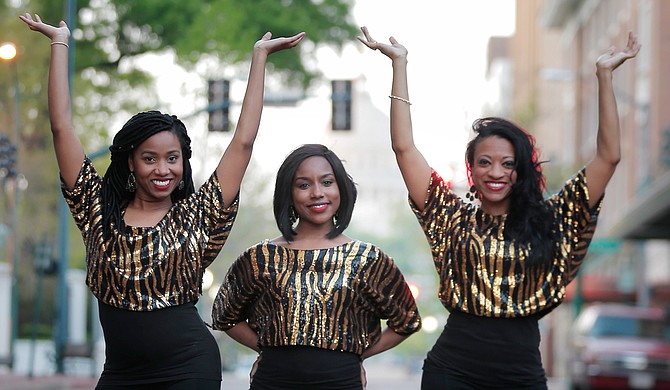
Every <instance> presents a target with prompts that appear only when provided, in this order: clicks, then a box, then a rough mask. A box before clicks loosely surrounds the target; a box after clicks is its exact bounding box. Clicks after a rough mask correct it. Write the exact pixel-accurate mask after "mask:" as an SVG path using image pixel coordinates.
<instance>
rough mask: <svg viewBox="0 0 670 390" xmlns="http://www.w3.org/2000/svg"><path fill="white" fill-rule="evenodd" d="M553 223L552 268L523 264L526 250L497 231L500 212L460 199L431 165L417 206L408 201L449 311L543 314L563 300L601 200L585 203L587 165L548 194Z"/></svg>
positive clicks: (502, 222) (492, 314)
mask: <svg viewBox="0 0 670 390" xmlns="http://www.w3.org/2000/svg"><path fill="white" fill-rule="evenodd" d="M545 202H547V203H548V205H549V207H550V209H551V210H552V212H553V215H554V219H555V221H556V224H555V226H556V230H557V231H556V233H555V234H556V235H557V242H556V243H555V247H554V253H555V258H554V259H553V262H552V263H551V266H550V267H547V268H546V269H543V268H541V267H539V266H536V267H533V268H531V267H528V266H527V264H526V263H525V259H526V256H527V254H528V248H527V247H526V246H525V245H520V244H519V243H517V242H515V241H509V240H506V239H505V238H504V236H503V229H504V227H505V219H506V215H500V216H492V215H488V214H486V213H484V212H483V211H482V210H481V208H479V207H478V206H475V205H473V204H470V203H467V202H464V201H463V200H462V199H461V198H460V197H458V196H457V195H456V194H455V193H454V192H453V191H452V190H451V189H450V188H449V185H448V183H446V182H445V181H444V180H443V179H442V178H441V177H440V176H439V174H438V173H437V172H435V171H434V170H433V173H432V177H431V180H430V185H429V189H428V195H427V198H426V203H425V205H424V207H423V211H420V210H418V208H417V207H416V205H415V204H414V203H413V202H412V200H411V199H410V205H411V206H412V209H413V211H414V213H415V214H416V216H417V218H418V219H419V223H420V224H421V227H422V228H423V230H424V233H425V234H426V237H427V238H428V242H429V244H430V247H431V251H432V255H433V261H434V263H435V268H436V270H437V273H438V274H439V277H440V289H439V298H440V300H441V301H442V304H443V305H444V306H445V307H446V308H447V309H455V310H460V311H463V312H466V313H470V314H474V315H479V316H485V317H507V318H511V317H522V316H528V315H532V314H543V313H546V312H548V311H550V310H551V309H552V308H554V307H555V306H556V305H558V304H559V303H560V302H562V301H563V299H564V297H565V289H566V287H567V285H568V283H570V281H572V280H573V279H574V277H575V276H576V275H577V271H578V269H579V267H580V265H581V264H582V261H583V260H584V256H585V255H586V251H587V249H588V246H589V244H590V242H591V238H592V237H593V233H594V232H595V229H596V223H597V219H598V214H599V212H600V207H601V204H602V198H601V199H600V201H599V202H598V204H597V206H596V207H594V208H593V209H590V208H589V194H588V189H587V186H586V171H585V170H584V169H582V170H580V171H579V172H578V173H577V174H576V175H575V176H574V177H573V178H572V179H570V180H568V181H567V182H566V183H565V185H564V186H563V188H562V189H561V190H560V191H559V192H558V193H556V194H555V195H553V196H551V197H550V198H548V199H546V200H545Z"/></svg>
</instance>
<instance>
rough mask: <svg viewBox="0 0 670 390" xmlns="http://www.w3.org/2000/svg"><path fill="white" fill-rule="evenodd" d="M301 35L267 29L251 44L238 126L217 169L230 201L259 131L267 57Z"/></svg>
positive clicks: (249, 157) (223, 189)
mask: <svg viewBox="0 0 670 390" xmlns="http://www.w3.org/2000/svg"><path fill="white" fill-rule="evenodd" d="M304 37H305V33H304V32H301V33H299V34H296V35H294V36H292V37H281V38H275V39H271V38H272V34H271V33H269V32H267V33H265V35H263V38H261V39H260V40H259V41H258V42H256V44H255V45H254V52H253V56H252V59H251V68H250V69H249V81H248V83H247V90H246V92H245V95H244V100H243V102H242V111H241V113H240V118H239V120H238V122H237V128H236V129H235V134H234V135H233V139H232V140H231V141H230V144H229V145H228V147H227V148H226V151H225V152H224V153H223V156H222V157H221V160H220V161H219V165H218V167H217V168H216V173H217V176H218V178H219V182H220V183H221V189H222V192H223V199H224V201H225V202H228V203H230V202H231V201H232V200H233V199H234V198H235V196H236V195H237V193H238V192H239V190H240V184H241V182H242V178H243V177H244V173H245V172H246V170H247V166H248V165H249V161H250V160H251V151H252V149H253V145H254V141H255V139H256V134H258V127H259V126H260V122H261V112H262V111H263V92H264V87H265V64H266V62H267V58H268V56H269V55H270V54H272V53H275V52H277V51H280V50H284V49H289V48H292V47H294V46H296V45H297V44H298V43H300V41H301V40H302V39H303V38H304Z"/></svg>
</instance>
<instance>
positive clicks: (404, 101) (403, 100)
mask: <svg viewBox="0 0 670 390" xmlns="http://www.w3.org/2000/svg"><path fill="white" fill-rule="evenodd" d="M389 97H390V98H391V99H396V100H400V101H401V102H403V103H407V104H409V105H410V106H411V105H412V103H410V101H409V100H407V99H405V98H401V97H400V96H396V95H389Z"/></svg>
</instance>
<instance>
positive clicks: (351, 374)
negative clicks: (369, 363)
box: [251, 346, 363, 390]
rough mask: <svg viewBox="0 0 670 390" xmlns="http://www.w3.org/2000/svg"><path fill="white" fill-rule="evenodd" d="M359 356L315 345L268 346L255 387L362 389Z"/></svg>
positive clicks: (255, 389)
mask: <svg viewBox="0 0 670 390" xmlns="http://www.w3.org/2000/svg"><path fill="white" fill-rule="evenodd" d="M362 388H363V385H362V383H361V363H360V359H359V356H358V355H356V354H353V353H350V352H339V351H331V350H327V349H322V348H313V347H294V346H290V347H271V348H268V347H265V348H263V358H262V359H261V361H260V362H259V364H258V369H257V371H256V373H255V374H254V377H253V380H252V382H251V390H302V389H305V390H307V389H309V390H361V389H362Z"/></svg>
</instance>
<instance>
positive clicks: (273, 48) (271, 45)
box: [254, 31, 306, 55]
mask: <svg viewBox="0 0 670 390" xmlns="http://www.w3.org/2000/svg"><path fill="white" fill-rule="evenodd" d="M305 35H306V33H305V32H301V33H298V34H295V35H294V36H292V37H279V38H274V39H272V33H271V32H269V31H268V32H266V33H265V34H264V35H263V37H262V38H261V39H259V40H258V41H257V42H256V43H255V44H254V51H256V50H262V51H263V52H265V54H267V55H270V54H272V53H276V52H278V51H281V50H285V49H290V48H292V47H295V46H296V45H298V43H300V41H302V39H303V38H304V37H305Z"/></svg>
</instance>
